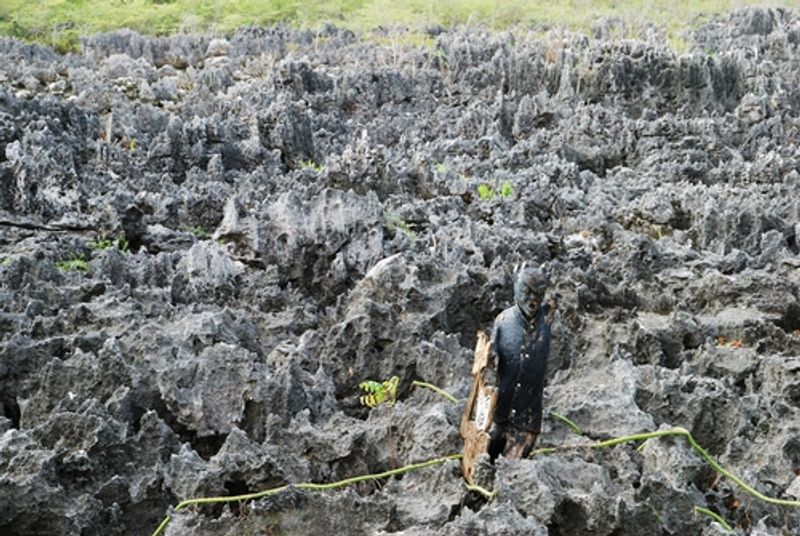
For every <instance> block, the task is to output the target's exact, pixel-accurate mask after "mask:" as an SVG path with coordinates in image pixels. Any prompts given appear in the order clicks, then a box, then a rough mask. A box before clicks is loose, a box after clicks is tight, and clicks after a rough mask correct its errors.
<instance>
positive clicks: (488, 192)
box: [478, 182, 494, 201]
mask: <svg viewBox="0 0 800 536" xmlns="http://www.w3.org/2000/svg"><path fill="white" fill-rule="evenodd" d="M478 197H479V198H480V200H481V201H489V200H490V199H492V198H494V188H492V187H491V186H489V185H488V184H486V183H485V182H483V183H481V184H479V185H478Z"/></svg>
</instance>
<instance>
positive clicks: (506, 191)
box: [478, 181, 514, 201]
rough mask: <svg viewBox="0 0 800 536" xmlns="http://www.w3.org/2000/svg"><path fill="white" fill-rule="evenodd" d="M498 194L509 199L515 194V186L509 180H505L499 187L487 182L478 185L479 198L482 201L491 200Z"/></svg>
mask: <svg viewBox="0 0 800 536" xmlns="http://www.w3.org/2000/svg"><path fill="white" fill-rule="evenodd" d="M498 195H499V196H500V197H502V198H504V199H508V198H510V197H512V196H513V195H514V187H513V186H512V185H511V183H510V182H508V181H505V182H503V184H501V185H500V187H499V188H497V189H495V188H493V187H492V186H491V185H489V184H488V183H485V182H483V183H481V184H479V185H478V198H480V200H481V201H490V200H492V199H494V198H495V196H498Z"/></svg>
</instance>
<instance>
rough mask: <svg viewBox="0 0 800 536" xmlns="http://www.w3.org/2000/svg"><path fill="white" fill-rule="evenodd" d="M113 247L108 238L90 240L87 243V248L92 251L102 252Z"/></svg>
mask: <svg viewBox="0 0 800 536" xmlns="http://www.w3.org/2000/svg"><path fill="white" fill-rule="evenodd" d="M113 245H114V241H113V240H110V239H108V238H102V239H100V240H92V241H91V242H89V248H90V249H92V250H94V251H103V250H104V249H108V248H110V247H112V246H113Z"/></svg>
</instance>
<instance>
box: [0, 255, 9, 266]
mask: <svg viewBox="0 0 800 536" xmlns="http://www.w3.org/2000/svg"><path fill="white" fill-rule="evenodd" d="M9 264H11V257H3V260H2V261H0V265H1V266H8V265H9Z"/></svg>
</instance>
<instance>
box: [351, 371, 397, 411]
mask: <svg viewBox="0 0 800 536" xmlns="http://www.w3.org/2000/svg"><path fill="white" fill-rule="evenodd" d="M399 384H400V378H398V377H397V376H392V377H391V378H389V379H388V380H386V381H385V382H376V381H372V380H366V381H363V382H361V383H360V384H358V386H359V387H360V388H361V389H362V390H363V391H365V392H366V393H368V394H366V395H363V396H361V397H359V399H358V401H359V402H361V405H363V406H367V407H368V408H374V407H377V406H380V405H381V404H384V403H385V404H386V405H387V406H389V407H391V406H394V403H395V402H396V401H397V386H398V385H399Z"/></svg>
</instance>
